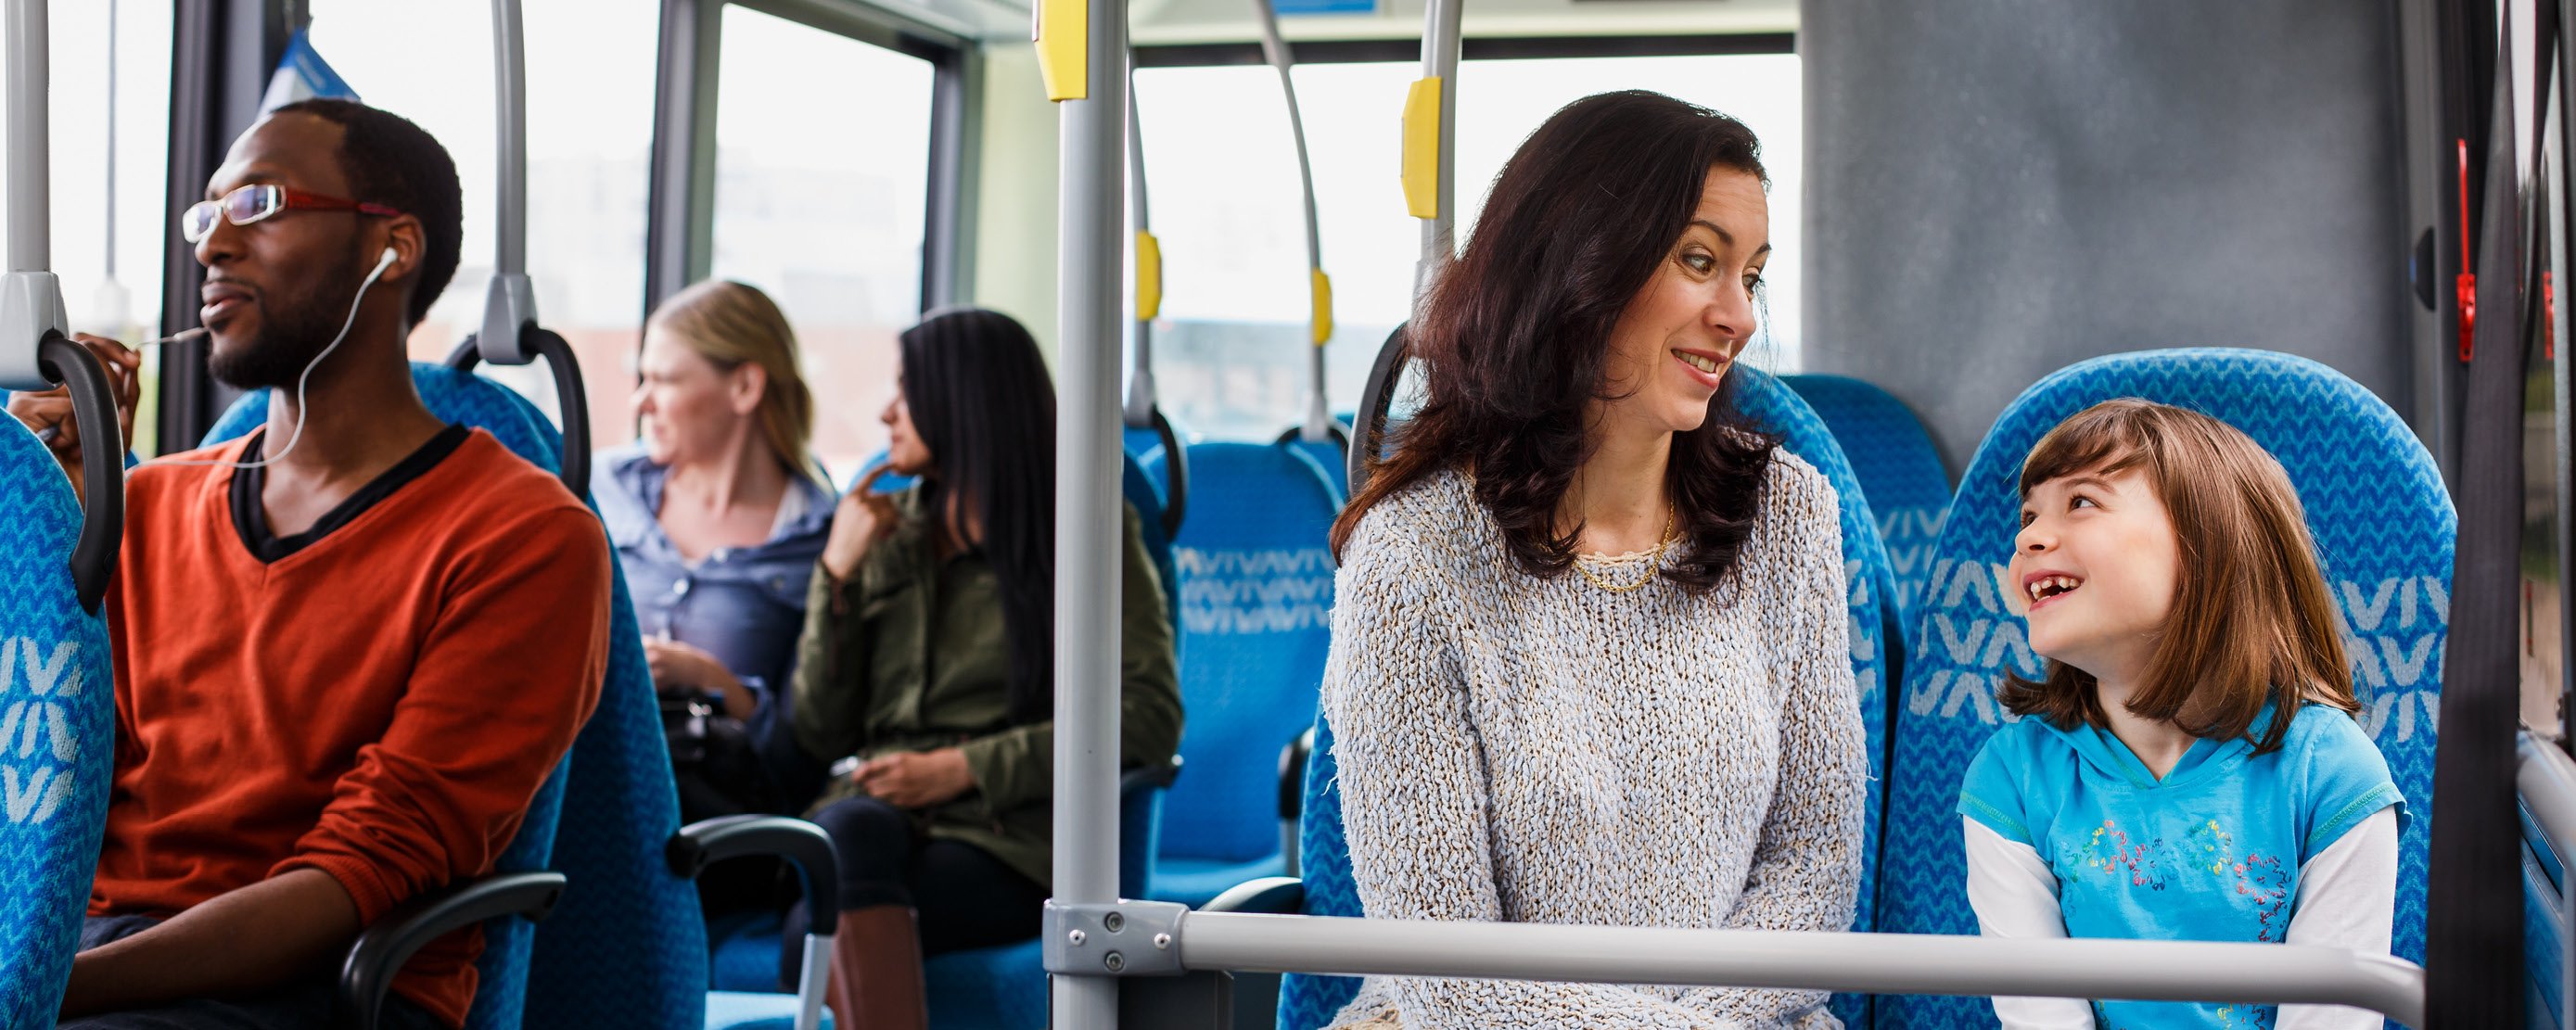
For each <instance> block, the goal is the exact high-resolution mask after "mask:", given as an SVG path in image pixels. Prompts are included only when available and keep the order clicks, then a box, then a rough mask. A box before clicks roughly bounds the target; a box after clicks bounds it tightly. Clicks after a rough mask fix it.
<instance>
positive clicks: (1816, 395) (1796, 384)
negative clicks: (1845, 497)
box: [1780, 375, 1950, 633]
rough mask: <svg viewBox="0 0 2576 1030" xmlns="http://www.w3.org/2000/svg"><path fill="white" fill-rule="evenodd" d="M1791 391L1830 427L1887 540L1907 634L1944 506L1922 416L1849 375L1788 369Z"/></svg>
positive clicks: (1945, 491)
mask: <svg viewBox="0 0 2576 1030" xmlns="http://www.w3.org/2000/svg"><path fill="white" fill-rule="evenodd" d="M1780 381H1781V382H1783V383H1787V384H1788V385H1789V388H1790V389H1793V390H1796V391H1798V396H1799V397H1801V398H1804V399H1805V400H1806V402H1807V404H1808V406H1810V407H1812V408H1814V409H1815V411H1816V414H1817V416H1818V417H1820V418H1823V419H1824V421H1825V428H1827V429H1830V430H1832V431H1833V434H1834V440H1835V441H1836V442H1838V443H1840V444H1842V450H1843V454H1844V455H1845V456H1846V457H1848V458H1850V459H1851V470H1852V477H1853V478H1854V479H1857V480H1859V482H1860V488H1861V490H1862V491H1863V492H1864V493H1866V494H1867V495H1868V497H1869V510H1870V514H1871V516H1873V517H1874V518H1875V519H1876V520H1877V522H1878V533H1879V537H1880V538H1881V539H1882V540H1884V541H1885V542H1886V544H1887V560H1888V566H1889V571H1890V572H1891V574H1892V575H1891V577H1890V582H1891V583H1892V584H1893V586H1894V589H1895V597H1894V600H1895V607H1896V609H1897V616H1898V620H1899V621H1898V625H1899V626H1902V627H1905V628H1904V629H1903V630H1902V632H1907V633H1910V632H1913V629H1912V627H1913V620H1912V618H1911V616H1912V615H1913V610H1914V599H1915V597H1916V595H1918V594H1920V593H1922V591H1923V583H1924V581H1925V580H1926V579H1927V578H1929V576H1930V573H1931V571H1932V544H1933V543H1934V542H1935V541H1936V540H1938V539H1939V537H1940V535H1941V517H1942V515H1943V513H1945V512H1947V511H1948V510H1949V507H1950V474H1949V473H1948V472H1946V471H1943V469H1942V468H1941V452H1940V451H1939V449H1937V448H1935V447H1933V446H1932V435H1931V433H1929V432H1927V431H1926V430H1925V429H1924V428H1923V422H1922V420H1921V419H1918V418H1915V417H1914V412H1913V411H1912V410H1910V409H1908V408H1907V407H1906V406H1905V402H1903V401H1900V400H1897V399H1896V397H1895V396H1894V395H1893V394H1890V393H1888V392H1887V391H1885V390H1881V389H1879V388H1878V387H1876V386H1873V385H1871V384H1869V383H1867V382H1863V381H1861V380H1858V379H1853V378H1850V377H1848V376H1833V375H1795V376H1782V377H1780Z"/></svg>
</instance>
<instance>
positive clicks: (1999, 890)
mask: <svg viewBox="0 0 2576 1030" xmlns="http://www.w3.org/2000/svg"><path fill="white" fill-rule="evenodd" d="M1960 822H1961V823H1963V824H1964V825H1965V829H1966V832H1965V837H1966V840H1967V852H1968V904H1969V906H1970V907H1972V908H1974V909H1975V910H1976V912H1977V925H1978V928H1979V930H1980V932H1982V933H1983V934H1984V935H1985V936H1988V937H2012V938H2021V939H2044V938H2062V937H2065V936H2066V920H2065V917H2064V916H2063V915H2062V914H2061V913H2060V911H2059V909H2058V904H2057V875H2056V874H2055V873H2052V872H2050V871H2049V868H2048V864H2047V863H2046V862H2042V861H2041V860H2040V857H2039V852H2038V851H2037V850H2036V849H2033V848H2032V847H2031V846H2030V845H2028V844H2023V843H2021V842H2019V841H2011V840H2005V839H2004V838H2003V836H2002V835H2001V834H1998V833H1996V832H1995V831H1993V830H1991V829H1988V828H1987V827H1986V825H1985V824H1984V823H1980V822H1978V821H1976V820H1974V819H1968V818H1965V817H1962V818H1961V819H1960ZM2396 905H2397V808H2396V806H2393V805H2392V806H2390V807H2387V808H2383V809H2380V810H2379V811H2378V812H2377V813H2374V814H2373V815H2371V817H2370V818H2368V819H2365V820H2362V823H2361V825H2359V826H2355V827H2353V828H2352V830H2351V831H2350V832H2347V833H2345V834H2344V835H2343V838H2342V839H2341V840H2337V841H2335V842H2334V843H2333V844H2332V845H2329V846H2328V847H2327V848H2326V849H2325V850H2324V851H2321V852H2318V853H2317V856H2316V857H2314V858H2311V859H2309V860H2308V861H2307V863H2306V864H2304V865H2301V866H2300V867H2299V898H2298V903H2297V907H2296V908H2295V909H2294V910H2293V911H2292V912H2291V914H2290V929H2289V934H2288V937H2287V943H2290V944H2313V945H2318V946H2321V947H2329V948H2341V949H2343V950H2346V951H2352V952H2359V953H2361V954H2365V955H2385V954H2388V938H2389V933H2390V930H2391V927H2392V926H2393V925H2394V923H2395V922H2396ZM1994 1004H1995V1017H1996V1018H1997V1019H1999V1020H2002V1022H2003V1025H2004V1027H2005V1030H2092V1027H2093V1025H2094V1023H2093V1006H2092V1004H2091V1003H2089V1002H2086V1001H2084V1000H2081V999H2076V998H2014V997H2000V996H1999V997H1997V998H1995V999H1994ZM2382 1025H2384V1023H2383V1021H2382V1019H2381V1017H2380V1015H2379V1014H2378V1013H2375V1012H2370V1011H2367V1010H2364V1009H2357V1008H2350V1007H2347V1006H2342V1005H2283V1006H2281V1011H2280V1018H2279V1019H2278V1021H2276V1022H2275V1023H2274V1030H2377V1028H2378V1027H2380V1026H2382Z"/></svg>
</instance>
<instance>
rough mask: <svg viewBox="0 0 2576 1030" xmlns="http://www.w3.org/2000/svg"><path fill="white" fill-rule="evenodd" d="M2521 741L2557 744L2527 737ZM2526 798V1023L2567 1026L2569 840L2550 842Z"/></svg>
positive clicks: (2538, 1028)
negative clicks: (2564, 850) (2563, 848)
mask: <svg viewBox="0 0 2576 1030" xmlns="http://www.w3.org/2000/svg"><path fill="white" fill-rule="evenodd" d="M2522 746H2523V747H2524V748H2526V749H2528V748H2531V747H2535V746H2537V747H2556V746H2557V745H2556V744H2555V743H2551V742H2545V741H2533V740H2529V739H2526V740H2524V741H2523V743H2522ZM2523 760H2524V761H2526V762H2529V761H2531V760H2532V759H2531V758H2529V757H2525V758H2524V759H2523ZM2522 800H2523V805H2522V811H2521V815H2522V962H2523V985H2524V986H2523V990H2524V1001H2523V1014H2524V1017H2525V1020H2524V1025H2526V1026H2529V1027H2531V1028H2532V1030H2565V1028H2566V1027H2567V1026H2568V1024H2569V1020H2568V1014H2569V1009H2568V990H2569V987H2570V984H2569V983H2568V980H2569V972H2568V969H2569V967H2568V964H2567V946H2568V943H2569V941H2568V933H2569V929H2570V926H2571V917H2576V909H2571V907H2570V905H2571V902H2570V899H2569V898H2568V888H2567V863H2566V861H2565V859H2564V857H2563V856H2561V855H2560V854H2559V853H2558V849H2559V847H2560V846H2561V845H2562V844H2563V843H2565V842H2552V841H2551V840H2550V839H2549V835H2548V834H2547V833H2545V832H2543V831H2542V830H2541V828H2540V825H2539V823H2538V822H2537V821H2536V820H2534V819H2532V817H2531V799H2530V798H2529V796H2528V795H2526V796H2525V797H2524V798H2523V799H2522ZM2553 800H2554V799H2553Z"/></svg>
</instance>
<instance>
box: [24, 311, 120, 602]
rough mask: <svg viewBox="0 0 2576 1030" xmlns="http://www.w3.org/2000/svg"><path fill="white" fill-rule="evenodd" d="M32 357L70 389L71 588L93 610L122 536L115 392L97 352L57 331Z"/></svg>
mask: <svg viewBox="0 0 2576 1030" xmlns="http://www.w3.org/2000/svg"><path fill="white" fill-rule="evenodd" d="M36 362H37V367H38V369H39V370H40V371H42V372H43V373H44V376H45V379H46V380H47V381H49V382H55V383H60V384H62V385H64V386H67V387H70V388H71V389H70V392H71V398H72V417H74V418H76V419H79V420H80V427H81V434H80V438H81V442H80V447H81V531H80V540H79V542H78V543H75V544H73V545H72V591H73V593H74V595H75V596H77V597H78V598H79V599H80V606H81V610H82V611H85V612H88V613H90V614H92V615H96V614H98V604H99V599H100V598H102V597H105V596H107V580H108V577H109V576H111V575H114V574H115V572H116V551H117V546H118V545H119V544H121V543H123V542H124V540H125V439H124V434H122V433H120V432H118V430H117V417H116V393H115V391H114V390H112V389H110V388H109V387H108V385H107V369H106V367H105V366H102V365H100V364H99V362H98V355H96V354H92V353H90V352H89V348H87V347H83V346H81V345H80V344H77V343H73V342H72V341H71V340H70V339H69V338H67V337H65V336H64V335H63V334H61V333H57V332H47V333H46V334H45V338H44V341H43V342H42V343H39V344H37V345H36Z"/></svg>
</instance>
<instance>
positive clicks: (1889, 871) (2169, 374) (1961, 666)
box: [1877, 348, 2457, 1028]
mask: <svg viewBox="0 0 2576 1030" xmlns="http://www.w3.org/2000/svg"><path fill="white" fill-rule="evenodd" d="M2118 397H2142V398H2145V399H2147V400H2152V401H2161V402H2163V403H2167V404H2174V405H2179V406H2182V407H2187V408H2192V409H2195V410H2198V411H2202V412H2205V413H2207V414H2210V415H2212V416H2215V417H2217V418H2220V419H2223V420H2225V421H2226V422H2228V423H2229V424H2231V425H2234V426H2235V427H2236V428H2238V429H2241V430H2243V431H2244V432H2245V433H2246V435H2248V436H2250V437H2252V438H2253V439H2254V441H2255V442H2256V443H2258V444H2261V445H2262V446H2263V447H2264V448H2266V449H2268V450H2270V451H2271V452H2272V454H2273V456H2274V457H2276V458H2278V459H2280V461H2281V464H2282V466H2283V467H2284V468H2286V469H2287V470H2288V471H2289V474H2290V481H2291V482H2292V483H2293V484H2294V485H2295V486H2296V487H2297V489H2298V491H2299V498H2300V500H2301V502H2303V503H2304V504H2305V506H2306V508H2307V515H2308V527H2309V531H2310V532H2311V533H2312V534H2314V535H2315V537H2316V543H2317V548H2318V552H2319V555H2320V557H2321V558H2322V559H2323V563H2324V571H2325V575H2326V581H2327V584H2328V586H2329V588H2330V590H2331V591H2332V592H2333V594H2334V596H2335V599H2336V601H2337V611H2336V615H2337V617H2338V618H2339V619H2340V620H2341V622H2342V625H2340V626H2339V627H2338V630H2339V631H2340V632H2341V633H2342V634H2343V635H2344V639H2345V646H2346V647H2347V648H2348V649H2349V650H2350V653H2351V660H2352V663H2353V673H2354V676H2353V686H2354V691H2355V694H2356V695H2357V696H2358V697H2359V699H2360V701H2361V703H2362V706H2363V711H2362V716H2361V718H2362V723H2363V726H2364V727H2365V728H2366V729H2367V730H2368V731H2369V732H2370V734H2371V736H2372V739H2373V740H2375V741H2376V742H2377V743H2378V745H2379V748H2380V751H2381V753H2382V754H2384V755H2386V756H2387V759H2388V765H2389V769H2390V771H2391V772H2393V773H2394V774H2395V775H2396V779H2397V786H2398V789H2400V790H2401V791H2404V792H2405V795H2406V800H2407V807H2408V809H2409V810H2410V812H2411V813H2412V815H2413V818H2411V819H2409V820H2408V821H2407V826H2406V832H2405V835H2404V837H2403V839H2402V840H2401V842H2400V846H2399V872H2398V894H2397V919H2396V928H2395V941H2394V945H2395V949H2394V950H2395V952H2396V954H2397V955H2398V956H2399V957H2401V958H2405V959H2408V960H2411V961H2416V962H2421V961H2422V960H2423V956H2424V877H2425V864H2426V860H2427V838H2426V828H2427V827H2428V826H2429V825H2430V823H2431V819H2430V818H2428V816H2429V815H2430V811H2429V805H2430V802H2431V799H2432V796H2433V795H2432V780H2433V740H2434V725H2433V723H2434V716H2435V714H2436V712H2437V711H2438V706H2437V704H2436V702H2437V701H2438V695H2437V692H2438V690H2439V689H2440V684H2441V658H2442V647H2443V639H2444V637H2445V635H2446V627H2447V624H2448V620H2449V613H2450V585H2451V542H2452V537H2453V535H2454V532H2455V530H2456V526H2457V520H2456V517H2455V515H2454V514H2453V511H2452V508H2451V501H2450V496H2449V495H2448V494H2447V493H2446V492H2445V491H2444V489H2443V486H2442V480H2441V476H2440V474H2439V473H2438V472H2437V471H2436V469H2435V467H2434V464H2433V459H2432V457H2431V456H2430V455H2428V454H2426V453H2425V451H2424V448H2423V445H2422V444H2421V443H2419V442H2417V440H2416V437H2415V434H2414V433H2413V432H2412V431H2410V430H2408V429H2407V427H2406V424H2405V422H2404V421H2403V420H2401V419H2399V418H2398V417H2397V413H2396V412H2394V411H2391V410H2389V408H2388V406H2387V405H2386V404H2385V403H2382V402H2381V401H2380V400H2379V399H2378V398H2377V397H2375V396H2372V395H2371V393H2370V392H2369V391H2368V390H2365V389H2363V388H2362V387H2361V386H2360V385H2359V384H2357V383H2354V382H2353V381H2352V380H2350V379H2348V378H2345V377H2344V376H2343V375H2342V374H2341V373H2339V372H2336V371H2334V370H2333V369H2330V368H2327V367H2326V366H2324V365H2321V364H2318V363H2316V362H2313V361H2309V360H2307V359H2305V358H2296V357H2291V356H2289V355H2285V354H2277V353H2272V352H2268V351H2259V350H2251V349H2241V348H2194V349H2186V350H2164V351H2142V352H2137V353H2130V354H2115V355H2111V356H2107V357H2102V358H2096V359H2093V360H2090V361H2085V362H2082V363H2080V364H2076V365H2073V366H2070V367H2068V368H2065V369H2063V370H2060V371H2058V372H2056V373H2053V374H2051V375H2049V376H2048V377H2047V378H2045V379H2042V380H2040V381H2039V382H2038V383H2037V384H2035V385H2033V386H2032V387H2031V388H2030V389H2028V390H2026V391H2023V393H2022V395H2021V396H2020V397H2019V398H2018V399H2016V400H2014V401H2013V403H2012V404H2011V405H2010V406H2009V407H2007V408H2005V409H2004V412H2003V414H2002V416H2001V417H1999V418H1998V419H1997V420H1996V422H1995V425H1994V428H1993V429H1992V430H1990V431H1989V432H1988V433H1987V435H1986V438H1985V441H1984V442H1983V443H1981V444H1979V445H1978V447H1977V452H1976V455H1975V457H1974V458H1973V459H1972V460H1971V461H1970V462H1969V466H1968V470H1967V473H1966V474H1965V475H1963V476H1962V477H1961V478H1960V485H1959V492H1958V496H1957V498H1956V499H1954V500H1953V501H1952V502H1951V505H1950V509H1949V515H1948V517H1947V519H1946V520H1945V521H1944V524H1943V526H1942V529H1941V535H1940V539H1939V542H1938V543H1937V544H1936V545H1935V547H1934V549H1933V552H1932V555H1931V558H1932V572H1931V576H1930V579H1929V580H1928V582H1927V586H1926V589H1925V592H1924V593H1923V594H1922V595H1921V596H1920V599H1919V606H1920V611H1918V613H1917V616H1916V617H1917V620H1918V623H1917V625H1918V628H1917V632H1916V640H1915V647H1914V652H1913V654H1912V655H1911V656H1910V658H1909V660H1908V661H1907V663H1906V669H1905V680H1904V683H1903V685H1902V687H1901V688H1900V691H1899V693H1900V703H1899V704H1898V706H1897V708H1896V711H1895V713H1894V716H1895V720H1896V721H1895V725H1894V732H1893V734H1891V737H1892V741H1891V743H1892V745H1893V748H1894V750H1893V755H1892V762H1891V773H1890V775H1889V783H1890V784H1891V788H1890V793H1889V795H1888V815H1887V839H1886V842H1885V845H1884V846H1885V849H1886V853H1887V854H1889V855H1902V856H1905V860H1904V861H1899V862H1891V863H1888V864H1887V865H1886V866H1885V868H1884V869H1883V871H1882V872H1881V874H1880V877H1879V884H1878V928H1879V929H1880V930H1882V931H1886V932H1893V933H1950V934H1974V933H1976V932H1977V923H1976V918H1975V916H1974V914H1973V913H1972V912H1970V910H1969V908H1968V900H1967V895H1966V893H1965V890H1964V888H1963V887H1962V882H1963V881H1962V877H1963V875H1964V873H1963V870H1962V865H1961V864H1962V861H1963V860H1962V858H1961V852H1960V840H1959V817H1958V816H1957V815H1956V814H1955V813H1956V810H1957V804H1958V794H1959V780H1960V777H1961V776H1962V775H1963V774H1964V773H1965V772H1966V768H1967V763H1968V759H1969V758H1970V757H1971V756H1973V755H1974V754H1975V753H1976V750H1977V748H1978V747H1979V746H1980V745H1982V744H1983V743H1984V742H1985V739H1986V738H1987V736H1989V735H1991V734H1992V733H1993V732H1994V730H1995V728H1996V727H1997V726H1998V725H1999V724H2000V723H2001V721H2002V720H2003V719H2005V718H2008V716H2007V714H2006V713H2004V712H2002V711H2001V709H2000V708H1999V707H1998V706H1997V705H1996V703H1995V688H1996V686H1997V684H1998V683H1999V681H2000V677H2001V675H2002V673H2004V672H2005V671H2006V670H2008V669H2009V670H2012V671H2015V672H2018V673H2019V674H2021V675H2023V676H2037V675H2038V674H2039V672H2040V663H2039V660H2038V658H2037V657H2036V656H2034V655H2032V654H2031V653H2030V651H2029V647H2028V645H2027V643H2026V642H2025V641H2024V638H2023V631H2022V624H2021V622H2020V620H2018V619H2015V618H2013V617H2012V616H2010V615H2009V614H2007V613H2006V611H2005V609H2004V608H2003V606H2002V603H2001V599H2000V598H1999V597H1998V596H1997V595H1996V587H1995V578H1996V573H1995V570H1996V569H1997V568H1998V567H2000V566H2001V565H2002V564H2003V562H2004V561H2005V560H2007V559H2008V558H2009V557H2010V555H2011V551H2012V540H2013V537H2014V535H2015V534H2016V532H2017V531H2018V529H2019V526H2020V510H2021V505H2020V494H2019V475H2020V468H2021V462H2022V459H2023V458H2024V457H2025V456H2026V455H2028V454H2029V453H2030V448H2031V446H2032V445H2033V444H2035V443H2037V442H2038V440H2039V437H2040V435H2041V434H2042V433H2045V432H2047V431H2048V430H2049V429H2050V428H2052V427H2054V426H2055V425H2057V423H2058V422H2059V421H2061V420H2063V419H2065V418H2066V417H2067V416H2069V415H2072V414H2074V413H2075V412H2077V411H2079V410H2082V409H2083V408H2086V407H2088V406H2091V405H2093V404H2095V403H2097V402H2100V401H2105V400H2110V399H2113V398H2118ZM2007 663H2009V664H2007ZM1993 1020H1994V1016H1993V1012H1992V1010H1991V1009H1990V1008H1989V1007H1988V1005H1987V1003H1986V1002H1985V1001H1984V1000H1983V999H1977V998H1931V997H1917V996H1893V995H1891V996H1882V997H1880V998H1879V999H1878V1001H1877V1025H1879V1026H1883V1027H1890V1026H1892V1027H1909V1028H1912V1027H1957V1026H1991V1025H1993Z"/></svg>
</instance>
